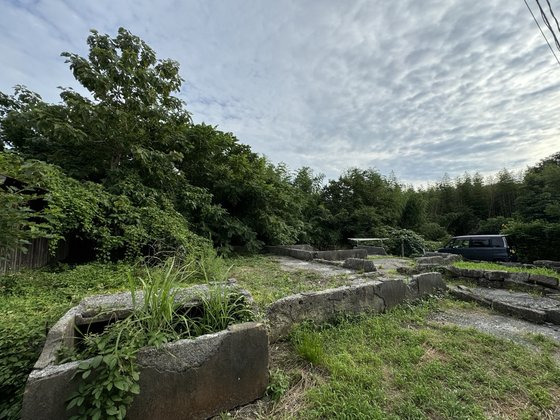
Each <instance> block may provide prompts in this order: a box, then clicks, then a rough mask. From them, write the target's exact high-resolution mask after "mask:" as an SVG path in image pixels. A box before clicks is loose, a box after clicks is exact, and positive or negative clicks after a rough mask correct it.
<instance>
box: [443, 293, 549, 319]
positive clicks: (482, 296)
mask: <svg viewBox="0 0 560 420" xmlns="http://www.w3.org/2000/svg"><path fill="white" fill-rule="evenodd" d="M449 292H450V293H451V295H453V296H454V297H456V298H458V299H461V300H466V301H474V302H477V303H479V304H481V305H484V306H488V307H490V308H492V309H494V310H496V311H499V312H502V313H505V314H508V315H513V316H516V317H518V318H521V319H526V320H527V321H531V322H536V323H544V322H549V323H553V324H560V301H558V300H556V299H550V298H547V297H541V296H534V295H531V294H528V293H519V292H511V291H509V290H500V289H486V288H479V287H466V286H450V287H449Z"/></svg>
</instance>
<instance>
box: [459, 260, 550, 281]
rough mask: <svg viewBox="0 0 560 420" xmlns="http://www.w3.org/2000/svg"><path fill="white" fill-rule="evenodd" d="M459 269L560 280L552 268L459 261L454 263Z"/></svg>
mask: <svg viewBox="0 0 560 420" xmlns="http://www.w3.org/2000/svg"><path fill="white" fill-rule="evenodd" d="M453 265H454V266H455V267H457V268H468V269H474V270H501V271H507V272H510V273H530V274H540V275H543V276H549V277H556V278H558V279H560V273H558V272H557V271H554V270H552V269H550V268H545V267H534V268H529V267H510V266H507V265H501V264H496V263H492V262H472V261H457V262H455V263H453Z"/></svg>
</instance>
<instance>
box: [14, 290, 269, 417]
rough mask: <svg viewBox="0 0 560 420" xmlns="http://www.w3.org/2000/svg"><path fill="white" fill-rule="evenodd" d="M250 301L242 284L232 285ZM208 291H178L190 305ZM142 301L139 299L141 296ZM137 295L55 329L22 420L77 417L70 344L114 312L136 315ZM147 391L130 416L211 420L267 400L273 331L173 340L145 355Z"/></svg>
mask: <svg viewBox="0 0 560 420" xmlns="http://www.w3.org/2000/svg"><path fill="white" fill-rule="evenodd" d="M225 287H228V288H231V289H232V290H234V291H236V292H237V293H241V294H243V295H244V296H245V297H246V303H247V304H249V305H251V304H252V303H253V301H252V298H251V297H250V295H249V294H248V293H247V292H245V291H243V290H240V289H238V288H237V287H235V286H232V285H230V286H225ZM204 291H206V293H207V292H208V287H206V286H195V287H192V288H188V289H181V290H178V291H177V296H176V299H177V300H179V301H180V302H181V304H182V306H184V307H185V308H187V307H192V306H194V305H199V304H200V300H201V298H202V296H204V294H203V292H204ZM137 297H139V296H137ZM132 308H133V302H132V296H131V295H130V293H128V294H126V293H119V294H116V295H100V296H94V297H90V298H87V299H84V300H83V301H82V302H81V303H80V304H79V305H78V306H76V307H74V308H72V309H71V310H70V311H68V312H67V313H66V314H65V315H64V316H63V317H62V318H61V319H60V320H59V321H58V322H57V323H56V324H55V326H54V327H53V328H52V329H51V330H50V332H49V334H48V336H47V340H46V343H45V346H44V349H43V352H42V353H41V355H40V357H39V359H38V361H37V363H36V364H35V367H34V369H33V371H32V372H31V374H30V375H29V378H28V381H27V384H26V388H25V392H24V396H23V409H22V413H21V418H22V419H24V420H28V419H37V420H41V419H45V420H46V419H64V418H68V417H69V416H71V415H72V414H75V413H73V412H72V411H67V410H66V400H67V399H68V397H70V395H71V394H72V393H74V392H75V391H76V389H77V387H78V386H79V383H80V380H81V377H80V376H77V377H74V374H75V372H76V370H77V367H78V364H79V362H70V363H64V364H57V355H58V353H59V351H60V350H61V349H62V348H63V347H72V346H73V345H74V340H75V328H76V327H77V326H79V325H80V324H86V325H87V322H94V323H97V322H101V321H100V320H103V319H104V320H105V322H107V320H108V319H109V318H107V316H108V315H107V314H110V317H112V318H113V319H114V317H115V314H120V315H123V314H130V313H131V311H132ZM137 363H138V365H139V367H140V394H139V395H137V396H136V398H135V399H134V402H133V404H132V406H131V407H130V409H129V412H128V413H127V418H130V419H146V418H165V419H184V418H185V416H186V417H188V418H194V419H197V418H208V417H211V416H214V415H217V414H219V413H220V412H222V411H224V410H228V409H232V408H234V407H236V406H239V405H242V404H246V403H249V402H251V401H253V400H255V399H257V398H259V397H261V396H262V395H263V394H264V392H265V390H266V387H267V384H268V334H267V330H266V328H265V326H264V325H263V324H260V323H254V322H249V323H243V324H237V325H233V326H231V327H229V328H228V329H227V330H224V331H221V332H218V333H215V334H208V335H204V336H201V337H198V338H195V339H187V340H179V341H176V342H174V343H168V344H166V345H164V346H162V347H161V348H160V349H155V348H144V349H141V350H140V351H139V353H138V357H137Z"/></svg>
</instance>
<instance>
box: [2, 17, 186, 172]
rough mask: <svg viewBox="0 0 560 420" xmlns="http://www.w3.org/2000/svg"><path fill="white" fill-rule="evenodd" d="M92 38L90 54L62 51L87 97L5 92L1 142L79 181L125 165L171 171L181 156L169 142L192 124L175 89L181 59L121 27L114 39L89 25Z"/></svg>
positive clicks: (67, 90)
mask: <svg viewBox="0 0 560 420" xmlns="http://www.w3.org/2000/svg"><path fill="white" fill-rule="evenodd" d="M87 43H88V45H89V55H88V57H87V58H85V57H81V56H79V55H77V54H72V53H68V52H65V53H62V56H64V57H66V59H67V60H66V62H67V63H69V64H70V68H71V70H72V72H73V74H74V77H75V78H76V80H77V81H78V82H79V83H80V84H81V85H82V86H83V87H84V88H86V89H87V90H88V92H89V94H90V96H89V97H88V96H84V95H81V94H80V93H78V92H77V91H74V90H72V89H71V88H64V89H62V92H61V94H60V97H61V99H62V102H61V103H59V104H46V103H44V102H43V101H42V100H41V98H40V97H39V96H38V95H36V94H33V93H32V92H30V91H28V90H26V89H24V88H21V87H19V88H17V89H16V93H15V95H13V96H7V95H5V94H3V95H2V97H1V98H0V99H1V102H0V105H1V106H2V111H1V112H2V115H3V116H4V118H3V121H2V129H1V134H0V136H1V138H2V141H3V142H4V143H5V144H8V145H10V146H13V147H14V148H15V149H16V150H17V151H18V152H20V153H21V154H22V155H23V156H25V157H27V158H34V159H40V160H43V161H46V162H48V163H53V164H55V165H58V166H60V167H62V168H63V169H64V170H65V171H66V173H68V174H69V175H70V176H73V177H76V178H78V179H84V180H91V181H104V182H106V181H107V180H111V179H113V178H115V177H116V178H118V177H120V176H121V175H122V171H126V170H136V171H138V172H139V173H141V174H142V175H143V176H146V177H151V176H153V175H157V174H158V172H161V170H162V169H167V174H166V175H167V176H169V174H170V173H171V172H172V170H173V162H174V161H175V160H177V159H178V158H180V155H179V154H178V153H177V152H176V151H175V150H173V148H172V147H171V145H172V144H173V141H174V140H175V139H176V137H177V136H178V135H179V133H180V132H181V131H182V129H183V128H184V127H186V126H188V125H190V122H191V120H190V115H189V113H188V112H187V111H185V109H184V106H183V102H182V101H181V100H179V99H178V98H177V97H175V96H173V95H172V94H173V93H175V92H178V91H179V88H180V86H181V82H182V79H181V78H180V76H179V65H178V64H177V63H176V62H174V61H172V60H157V58H156V55H155V53H154V51H153V50H152V49H151V48H150V47H149V46H148V45H147V44H146V43H145V42H144V41H142V40H141V39H140V38H138V37H137V36H134V35H132V34H131V33H130V32H128V31H127V30H125V29H123V28H120V29H119V31H118V35H117V36H116V37H115V38H111V37H110V36H108V35H101V34H99V33H98V32H97V31H92V32H91V35H90V36H89V37H88V39H87ZM160 178H161V177H160ZM159 181H160V182H164V181H165V180H164V179H159Z"/></svg>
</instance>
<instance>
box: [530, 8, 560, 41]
mask: <svg viewBox="0 0 560 420" xmlns="http://www.w3.org/2000/svg"><path fill="white" fill-rule="evenodd" d="M535 1H536V3H537V6H539V10H540V11H541V18H542V20H543V22H544V24H545V25H546V27H547V28H548V30H549V31H550V33H551V34H552V37H553V38H554V42H555V43H556V48H558V51H560V42H558V38H556V34H555V33H554V29H553V28H552V25H551V24H550V22H549V21H548V17H547V16H546V13H545V12H544V10H543V8H542V6H541V3H540V2H539V0H535ZM547 1H548V0H547ZM548 6H549V8H550V10H551V11H552V7H550V3H548Z"/></svg>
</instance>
